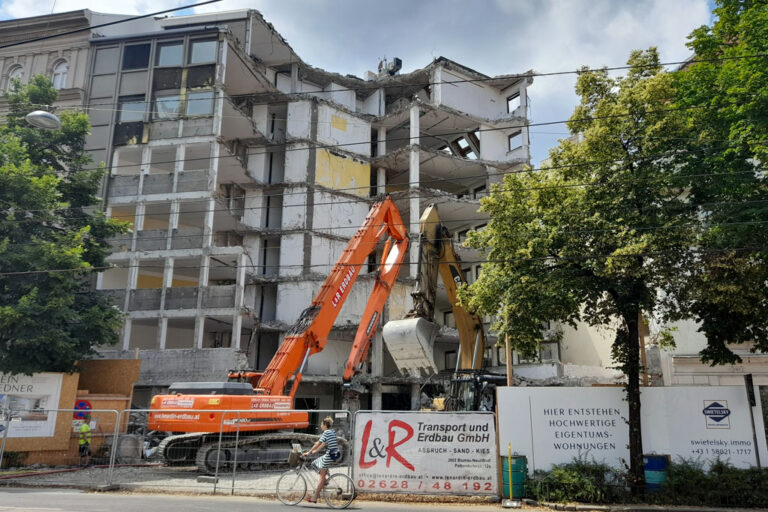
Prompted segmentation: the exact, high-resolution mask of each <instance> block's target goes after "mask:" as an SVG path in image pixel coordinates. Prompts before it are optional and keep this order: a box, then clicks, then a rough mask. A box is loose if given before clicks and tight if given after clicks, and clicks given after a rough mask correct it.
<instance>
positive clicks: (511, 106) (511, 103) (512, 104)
mask: <svg viewBox="0 0 768 512" xmlns="http://www.w3.org/2000/svg"><path fill="white" fill-rule="evenodd" d="M518 108H520V93H519V92H516V93H515V94H513V95H512V96H509V97H508V98H507V112H509V113H510V114H511V113H512V112H514V111H515V110H517V109H518Z"/></svg>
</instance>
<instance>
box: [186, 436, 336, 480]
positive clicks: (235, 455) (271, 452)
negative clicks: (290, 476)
mask: <svg viewBox="0 0 768 512" xmlns="http://www.w3.org/2000/svg"><path fill="white" fill-rule="evenodd" d="M208 436H210V437H209V438H208V439H206V440H205V441H204V442H203V443H202V445H201V446H200V448H199V449H198V450H197V456H196V457H195V465H196V466H197V469H198V471H200V472H201V473H215V472H216V466H217V464H218V468H219V471H220V472H221V471H222V470H224V471H227V470H231V468H232V465H233V464H235V463H237V465H238V467H239V468H243V469H267V468H269V469H280V468H284V467H287V464H288V462H287V461H288V454H289V453H290V452H291V450H292V445H293V444H296V443H298V444H301V446H302V448H303V449H309V448H310V447H311V446H312V445H313V444H314V443H315V441H317V440H318V438H319V437H320V436H317V435H312V434H302V433H297V432H285V433H278V434H264V435H249V436H245V437H240V439H239V440H237V441H234V440H227V441H222V442H221V444H219V441H218V434H208ZM339 444H340V446H341V448H342V453H343V454H344V459H346V458H347V454H348V453H349V443H348V442H347V440H346V439H344V438H341V437H340V438H339ZM343 462H344V460H342V463H343Z"/></svg>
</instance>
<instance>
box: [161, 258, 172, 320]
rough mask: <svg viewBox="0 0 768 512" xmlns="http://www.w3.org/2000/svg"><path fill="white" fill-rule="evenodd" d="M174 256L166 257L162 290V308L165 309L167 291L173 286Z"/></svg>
mask: <svg viewBox="0 0 768 512" xmlns="http://www.w3.org/2000/svg"><path fill="white" fill-rule="evenodd" d="M173 261H174V260H173V258H166V259H165V266H164V267H163V288H162V289H161V290H160V309H161V310H164V309H165V292H166V290H167V289H168V288H171V287H172V286H173Z"/></svg>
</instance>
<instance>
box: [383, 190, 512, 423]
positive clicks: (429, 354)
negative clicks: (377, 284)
mask: <svg viewBox="0 0 768 512" xmlns="http://www.w3.org/2000/svg"><path fill="white" fill-rule="evenodd" d="M419 248H420V249H419V259H418V271H417V282H416V290H415V291H414V292H413V293H412V294H411V295H412V297H413V309H412V310H411V311H409V312H408V314H407V315H406V316H405V318H404V319H402V320H391V321H389V322H387V323H386V324H385V325H384V328H383V331H382V335H383V338H384V343H385V344H386V345H387V349H388V350H389V353H390V355H391V356H392V358H393V359H394V361H395V364H396V365H397V367H398V369H399V370H400V371H401V372H402V373H404V374H409V375H416V376H418V375H423V374H427V375H431V374H435V373H437V371H438V369H437V365H436V364H435V362H434V357H433V354H434V348H433V347H434V341H435V338H436V337H437V334H438V332H439V330H440V326H439V325H437V324H436V323H435V321H434V317H435V303H436V299H437V279H438V275H439V276H440V277H441V278H442V281H443V284H444V285H445V291H446V293H447V295H448V300H449V301H450V303H451V307H452V309H453V317H454V319H455V322H456V329H457V330H458V333H459V353H458V356H457V358H456V368H455V370H454V373H453V377H452V378H451V381H450V385H449V387H448V389H447V390H446V398H445V401H444V407H443V408H444V410H448V411H477V410H493V409H494V405H495V394H496V393H495V387H496V385H497V384H502V383H504V382H506V379H505V376H504V375H495V374H491V373H487V372H484V371H483V354H484V351H485V341H486V340H485V332H484V329H483V320H482V318H481V317H480V315H478V314H477V313H474V312H471V311H468V310H466V309H464V308H463V307H462V306H461V305H460V304H459V301H458V293H457V292H458V289H459V287H460V286H461V285H462V284H465V283H466V279H465V277H464V274H463V272H462V270H461V260H460V259H459V256H458V254H456V250H455V248H454V246H453V239H452V237H451V234H450V232H449V231H448V229H447V228H446V227H445V226H444V225H443V224H442V222H441V221H440V215H439V213H438V210H437V205H435V204H430V205H429V206H428V207H427V208H426V210H424V213H423V214H422V216H421V218H420V219H419ZM438 408H440V407H439V406H438Z"/></svg>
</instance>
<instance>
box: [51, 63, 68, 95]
mask: <svg viewBox="0 0 768 512" xmlns="http://www.w3.org/2000/svg"><path fill="white" fill-rule="evenodd" d="M68 72H69V64H68V63H67V61H65V60H60V61H58V62H57V63H56V64H55V65H54V66H53V76H52V81H53V88H54V89H57V90H58V89H63V88H64V87H66V86H67V73H68Z"/></svg>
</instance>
